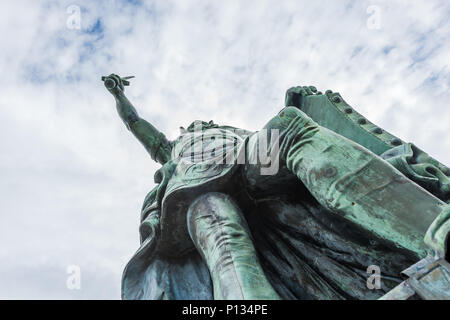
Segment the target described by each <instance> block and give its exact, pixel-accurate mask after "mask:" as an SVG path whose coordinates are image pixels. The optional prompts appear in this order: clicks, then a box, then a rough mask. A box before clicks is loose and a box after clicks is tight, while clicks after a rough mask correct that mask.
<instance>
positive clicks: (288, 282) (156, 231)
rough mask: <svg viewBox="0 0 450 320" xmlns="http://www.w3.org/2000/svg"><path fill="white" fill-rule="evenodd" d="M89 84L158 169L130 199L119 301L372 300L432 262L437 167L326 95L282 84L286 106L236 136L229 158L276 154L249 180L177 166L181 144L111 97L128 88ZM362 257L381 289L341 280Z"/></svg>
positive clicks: (449, 185) (445, 187) (440, 188)
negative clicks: (132, 236)
mask: <svg viewBox="0 0 450 320" xmlns="http://www.w3.org/2000/svg"><path fill="white" fill-rule="evenodd" d="M103 80H104V82H105V86H106V87H107V89H108V90H109V91H110V92H111V93H112V94H113V96H114V97H115V99H116V106H117V111H118V113H119V115H120V117H121V118H122V120H123V122H124V123H125V125H126V127H127V128H128V129H129V130H130V131H131V132H132V133H133V134H134V136H135V137H136V138H137V139H138V140H139V141H140V142H141V143H142V144H143V146H144V147H145V149H146V150H147V151H148V152H149V154H150V156H151V157H152V159H153V160H155V161H157V162H159V163H160V164H162V165H163V167H162V168H161V170H159V171H158V172H157V174H156V175H155V182H156V183H158V186H157V188H156V189H155V190H154V191H152V192H150V193H149V195H148V196H147V198H146V201H145V203H144V208H143V212H142V216H141V220H142V225H141V229H140V232H141V239H142V243H141V248H140V249H139V250H138V252H137V253H136V254H135V256H134V257H133V259H132V260H131V261H130V263H129V265H128V266H127V269H126V270H125V272H124V279H123V288H122V289H123V297H124V298H136V299H137V298H142V299H145V298H150V299H163V298H169V299H171V298H195V297H197V298H220V299H227V298H233V299H239V298H243V299H249V298H251V299H258V298H264V299H270V298H274V299H277V298H297V299H302V298H311V299H314V298H317V299H321V298H324V299H346V298H361V299H363V298H368V299H373V298H377V297H379V296H381V295H382V294H384V293H386V292H388V291H389V290H390V289H392V288H393V287H394V286H396V285H397V284H398V283H396V281H397V280H398V281H400V274H399V273H400V271H401V270H398V269H399V268H403V267H404V268H406V267H408V265H405V264H408V263H409V264H411V261H412V262H414V259H417V260H418V259H421V258H425V257H426V256H427V254H431V255H435V256H436V259H440V258H443V259H445V256H446V254H447V242H448V234H449V231H450V215H449V212H450V210H449V206H448V203H449V202H450V182H449V176H450V170H449V169H448V168H447V167H446V166H445V165H443V164H441V163H439V162H438V161H436V160H435V159H433V158H431V157H429V156H428V155H427V154H426V153H424V152H423V151H421V150H420V149H418V148H417V147H416V146H414V145H413V144H409V143H405V142H404V141H402V140H401V139H399V138H397V137H395V136H393V135H391V134H390V133H388V132H386V131H384V130H383V129H382V128H380V127H378V126H376V125H375V124H373V123H371V122H370V121H369V120H368V119H365V118H364V117H363V116H362V115H361V114H359V113H358V112H356V110H354V109H353V108H352V107H350V106H349V105H348V104H347V103H346V102H345V101H344V99H343V98H342V97H341V96H340V95H339V94H338V93H333V92H331V91H327V92H326V93H325V94H322V93H321V92H318V91H317V89H316V88H314V87H295V88H291V89H289V90H288V91H287V94H286V108H284V109H283V110H282V111H281V112H280V113H279V114H278V115H276V116H275V117H272V118H271V119H270V121H269V122H268V123H267V125H266V126H265V127H264V128H263V129H265V130H261V131H260V132H256V133H252V132H248V131H245V130H241V131H240V133H239V134H238V135H236V137H235V141H237V142H236V143H235V145H234V146H233V147H232V150H234V151H235V152H236V153H235V158H236V157H239V155H240V154H243V155H244V158H245V159H251V158H252V157H255V155H256V154H257V153H258V151H257V150H258V147H257V146H259V145H260V144H259V143H260V142H261V141H262V140H264V141H266V140H267V141H268V142H267V143H268V147H269V150H272V151H273V150H275V147H276V149H277V157H278V160H277V161H279V162H280V163H279V166H280V170H279V171H277V172H276V173H275V174H273V175H269V176H262V175H261V174H260V173H255V172H256V171H257V170H260V169H261V168H262V167H264V165H263V164H261V163H259V162H258V161H256V162H255V163H253V164H251V165H249V164H247V163H245V164H239V165H234V164H215V163H214V164H213V163H212V162H205V161H204V162H202V163H189V164H188V165H186V163H185V162H183V161H182V160H183V156H182V155H181V154H179V153H178V152H176V150H179V149H182V147H183V145H181V144H182V143H184V142H182V141H183V139H181V138H179V139H177V140H176V141H168V139H167V138H166V137H165V136H164V134H162V133H161V132H159V131H158V130H157V129H156V128H155V127H154V126H153V125H151V124H150V123H149V122H147V121H146V120H144V119H142V118H140V117H139V115H138V113H137V112H136V109H135V108H134V107H133V106H132V104H131V103H130V102H129V101H128V99H127V98H126V97H125V94H124V85H128V84H129V82H128V80H127V79H126V78H123V79H122V78H120V77H119V76H117V75H110V76H108V77H104V78H103ZM193 129H194V125H191V126H190V127H188V129H187V130H185V133H186V132H187V133H189V132H191V131H193ZM211 129H215V130H217V132H218V133H217V134H216V137H220V135H222V134H224V133H227V132H230V134H231V132H236V131H235V129H236V128H233V127H229V126H219V125H215V124H214V123H212V122H208V123H206V122H205V123H203V127H202V130H201V131H200V132H199V133H198V134H200V135H201V136H202V135H203V136H202V138H201V140H204V138H205V137H207V134H209V136H208V139H209V138H210V136H211V135H212V136H213V135H214V133H213V134H211ZM274 129H276V130H277V132H279V136H275V135H274V134H273V133H272V132H273V131H271V130H274ZM205 139H206V138H205ZM213 140H214V139H213ZM224 141H225V140H224ZM202 148H203V147H202ZM174 150H175V151H174ZM199 152H200V153H201V155H202V157H206V156H211V151H210V150H206V149H204V148H203V149H201V150H200V151H199ZM202 159H203V158H202ZM235 160H236V159H235ZM271 161H272V162H271V164H273V159H272V160H271ZM258 172H260V171H258ZM208 194H211V195H212V196H210V197H208V196H207V195H208ZM205 195H206V196H205ZM198 199H200V200H198ZM202 201H203V202H202ZM193 203H195V204H196V205H195V206H194V207H193ZM199 208H200V209H199ZM266 211H267V213H266V214H265V215H264V214H263V212H266ZM188 212H190V213H189V214H188ZM255 212H258V214H257V215H255V214H254V213H255ZM258 215H259V216H258ZM204 216H207V217H208V219H210V220H204V219H205V218H202V217H204ZM189 217H191V218H189ZM192 217H196V218H195V219H194V218H192ZM255 217H257V218H255ZM202 219H203V220H202ZM211 219H212V220H211ZM324 219H325V220H324ZM217 221H219V222H217ZM220 221H221V222H220ZM270 221H272V222H270ZM286 221H290V222H289V223H287V224H286V225H285V223H286ZM324 221H325V222H324ZM268 225H271V227H267V226H268ZM192 230H195V232H194V231H192ZM313 230H317V231H315V232H314V233H313ZM260 234H261V236H260ZM262 234H265V236H262ZM275 236H276V237H278V240H277V239H276V238H274V237H275ZM222 238H223V239H222ZM221 239H222V240H221ZM222 242H223V243H226V247H225V248H224V246H223V245H221V243H222ZM230 257H231V258H230ZM447 258H448V257H447ZM227 259H231V260H230V262H224V261H227ZM364 259H367V262H371V263H375V264H382V265H383V266H384V265H385V267H384V268H385V270H386V269H387V271H385V273H387V274H392V277H391V278H392V281H393V282H392V284H389V285H387V287H386V288H383V290H384V292H380V293H379V294H377V293H373V292H371V291H370V290H366V289H367V288H364V284H363V283H364V281H363V280H361V279H360V280H359V282H358V281H356V280H354V279H355V277H360V273H361V270H363V269H362V268H364V267H365V265H364V263H365V262H364ZM319 260H320V261H322V266H321V265H319V264H318V263H317V261H319ZM286 262H287V263H288V265H286V267H282V265H283V264H284V263H286ZM276 264H278V266H277V265H276ZM162 265H164V266H165V267H164V271H158V270H162V269H161V268H162V267H161V266H162ZM229 266H231V267H229ZM230 268H231V269H230ZM443 268H444V269H445V267H443ZM172 270H173V273H171V272H172ZM177 270H178V271H177ZM188 270H190V271H188ZM193 270H195V272H194V274H193ZM230 270H232V271H233V273H232V274H230ZM327 270H328V271H329V272H330V273H331V274H332V275H333V276H329V275H327ZM357 275H358V276H357ZM165 277H167V279H166V278H165ZM177 277H179V278H177ZM202 277H206V278H205V279H208V280H201V279H203V278H202ZM209 277H210V278H211V279H212V283H210V282H209V281H210V280H209ZM388 278H389V277H388ZM152 279H153V280H152ZM158 279H159V280H158ZM161 279H166V280H161ZM176 279H178V282H177V281H176ZM202 281H203V282H202ZM386 281H388V280H386ZM436 281H437V282H438V283H439V284H442V283H443V282H442V281H444V280H442V279H441V278H439V279H437V280H436ZM388 282H389V281H388ZM174 283H177V284H174ZM431 287H433V286H431ZM435 287H436V288H440V287H446V286H445V285H443V286H442V285H441V286H439V285H436V286H435ZM193 290H194V291H196V293H193V292H192V291H193ZM436 290H438V289H436ZM436 292H437V291H436ZM435 296H437V297H439V293H436V294H435Z"/></svg>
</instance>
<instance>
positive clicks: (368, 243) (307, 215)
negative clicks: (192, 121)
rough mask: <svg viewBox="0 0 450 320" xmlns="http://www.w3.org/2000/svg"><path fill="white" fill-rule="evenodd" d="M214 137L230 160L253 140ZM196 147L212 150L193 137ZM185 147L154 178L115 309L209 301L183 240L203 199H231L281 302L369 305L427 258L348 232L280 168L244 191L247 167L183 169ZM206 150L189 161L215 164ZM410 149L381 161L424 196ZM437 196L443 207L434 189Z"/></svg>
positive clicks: (343, 220)
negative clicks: (189, 217) (374, 285)
mask: <svg viewBox="0 0 450 320" xmlns="http://www.w3.org/2000/svg"><path fill="white" fill-rule="evenodd" d="M223 133H229V134H228V137H231V140H226V139H225V140H223V141H222V140H220V139H217V140H215V141H216V142H215V143H217V142H218V141H220V144H221V145H224V146H226V148H231V149H233V150H234V151H235V152H234V153H233V154H234V155H235V158H234V160H236V159H237V158H239V157H240V156H241V155H242V153H243V152H244V153H245V150H249V147H248V145H249V143H251V138H250V137H251V136H252V135H253V134H252V133H250V132H247V131H244V130H237V131H236V130H234V128H232V127H219V128H216V131H215V132H213V134H212V135H216V137H222V134H223ZM198 137H200V138H198ZM198 137H197V138H198V139H203V140H205V141H211V139H210V138H211V137H210V136H209V137H207V136H202V133H200V134H199V136H198ZM213 141H214V140H213ZM187 146H190V145H189V143H188V142H187V140H186V139H184V138H183V136H181V137H180V138H179V139H178V140H177V141H176V142H175V146H174V149H173V153H174V154H173V155H172V160H170V161H169V162H167V163H166V164H165V165H164V166H163V167H162V168H161V169H160V170H158V172H157V173H156V174H155V182H157V183H158V185H157V187H155V188H154V189H153V190H152V191H151V192H150V193H149V194H148V195H147V197H146V198H145V201H144V204H143V207H142V212H141V225H140V230H139V231H140V236H141V245H140V247H139V249H138V250H137V252H136V253H135V254H134V256H133V257H132V258H131V260H130V261H129V263H128V264H127V266H126V268H125V270H124V273H123V278H122V298H123V299H152V300H158V299H194V300H195V299H213V289H212V283H211V279H210V275H209V271H208V268H207V266H206V264H205V263H204V261H203V260H202V258H201V257H200V255H199V254H198V252H197V251H196V249H195V247H194V245H193V243H192V241H191V240H190V238H189V237H188V233H187V230H186V228H187V224H186V217H185V216H186V211H187V208H188V206H189V204H190V202H191V201H192V200H193V199H195V198H196V197H197V196H198V195H200V194H202V193H205V192H211V191H219V192H226V193H228V194H231V195H232V196H233V197H234V199H235V200H236V201H237V203H238V204H239V206H240V207H241V208H242V211H243V212H244V215H245V218H246V220H247V222H248V225H249V228H250V232H251V236H252V238H253V242H254V245H255V247H256V250H257V253H258V258H259V260H260V263H261V266H262V268H263V270H264V272H265V273H266V275H267V278H268V279H269V281H270V283H271V284H272V286H273V288H274V289H275V290H276V291H277V293H278V294H279V295H280V297H281V298H283V299H377V298H379V297H381V296H382V295H384V294H385V293H386V292H388V291H389V290H391V289H392V288H393V287H395V286H396V285H398V284H399V283H400V282H401V281H402V279H401V278H400V272H401V271H402V270H404V269H406V268H407V267H409V266H410V265H412V264H414V263H416V262H417V261H418V260H420V259H421V258H423V257H424V255H426V250H425V246H424V248H423V249H424V250H417V251H414V250H407V249H405V248H401V247H399V246H396V245H395V244H394V243H391V242H390V241H388V240H386V239H381V238H380V237H378V236H377V235H376V234H374V233H373V232H371V230H370V228H368V227H367V226H366V225H365V224H364V222H362V223H360V224H356V223H354V221H350V220H349V219H347V217H346V216H341V215H337V214H335V213H334V212H332V211H331V210H330V208H325V207H324V206H322V205H321V204H320V203H319V201H317V199H315V198H314V196H313V195H312V194H311V193H310V192H309V191H308V190H307V188H306V187H305V185H304V183H303V182H302V181H301V180H300V179H298V178H297V177H296V176H295V175H293V174H292V173H291V172H289V171H288V170H287V169H286V167H285V166H284V165H281V167H280V168H279V171H278V173H277V174H276V176H270V177H267V180H266V181H265V182H264V183H258V184H255V185H252V184H251V183H248V181H247V180H245V179H243V178H242V176H243V175H244V174H243V170H245V169H246V165H240V164H237V163H236V161H234V162H233V161H231V162H228V163H216V162H212V161H208V162H207V165H205V164H204V163H203V162H200V163H192V162H190V161H184V160H186V159H184V160H183V152H182V151H183V150H184V149H186V148H187ZM211 147H213V146H211V145H208V144H206V146H204V147H203V149H201V150H194V154H196V155H200V156H201V157H211V156H218V155H217V154H215V153H211ZM208 148H209V149H208ZM413 148H414V146H411V145H410V144H405V145H403V146H400V147H397V148H393V149H392V152H386V153H385V154H383V155H382V158H384V159H385V160H386V161H387V162H389V163H390V164H391V165H393V166H394V167H396V168H397V169H398V170H400V171H401V172H402V173H403V174H404V175H405V176H406V177H408V178H410V179H412V180H414V181H415V182H416V183H418V184H419V185H421V186H422V187H424V188H428V189H429V190H430V189H431V190H430V192H433V190H434V189H433V188H436V186H435V184H433V181H432V180H431V178H429V177H428V178H427V176H425V175H424V173H423V172H422V171H420V170H419V169H421V167H420V166H419V167H418V166H417V165H416V164H412V163H411V161H410V159H411V157H412V150H413ZM212 154H213V155H212ZM438 189H439V188H438ZM434 191H436V190H434ZM436 192H437V193H439V192H440V193H439V195H440V196H441V199H442V194H441V193H442V192H443V191H442V188H441V189H439V190H438V191H436ZM444 193H445V192H444ZM445 196H447V197H448V193H447V194H445V195H444V197H445ZM420 236H421V237H423V236H424V235H420ZM370 266H377V267H379V269H380V270H381V282H380V283H381V288H380V289H377V290H372V289H369V287H368V286H367V280H368V278H369V277H370V276H371V273H368V267H370Z"/></svg>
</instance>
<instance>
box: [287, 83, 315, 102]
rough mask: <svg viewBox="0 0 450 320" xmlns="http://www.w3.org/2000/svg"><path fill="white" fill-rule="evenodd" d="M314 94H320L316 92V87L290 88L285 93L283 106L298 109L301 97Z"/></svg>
mask: <svg viewBox="0 0 450 320" xmlns="http://www.w3.org/2000/svg"><path fill="white" fill-rule="evenodd" d="M316 94H322V93H321V92H318V91H317V89H316V87H313V86H298V87H293V88H290V89H289V90H288V91H287V92H286V100H285V106H286V107H289V106H294V107H300V103H301V99H302V97H307V96H312V95H316Z"/></svg>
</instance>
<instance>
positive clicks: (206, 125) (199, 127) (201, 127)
mask: <svg viewBox="0 0 450 320" xmlns="http://www.w3.org/2000/svg"><path fill="white" fill-rule="evenodd" d="M218 127H219V125H218V124H215V123H214V122H213V121H212V120H211V121H209V122H205V121H201V120H196V121H194V122H192V123H191V124H190V125H189V127H188V128H187V131H188V132H194V131H205V130H207V129H211V128H218Z"/></svg>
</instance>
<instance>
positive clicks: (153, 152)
mask: <svg viewBox="0 0 450 320" xmlns="http://www.w3.org/2000/svg"><path fill="white" fill-rule="evenodd" d="M102 80H103V81H104V83H105V87H106V88H107V89H108V91H109V92H111V94H112V95H113V96H114V98H115V99H116V108H117V112H118V113H119V116H120V118H121V119H122V121H123V122H124V123H125V125H126V127H127V128H128V130H130V131H131V132H132V133H133V135H134V136H135V137H136V138H137V139H138V140H139V141H140V142H141V143H142V144H143V145H144V147H145V149H146V150H147V151H148V153H150V156H151V157H152V159H153V160H155V161H157V162H159V163H161V164H164V163H166V162H167V161H169V159H170V153H171V144H170V142H169V141H168V140H167V138H166V136H165V135H164V134H163V133H162V132H160V131H159V130H158V129H156V128H155V127H154V126H153V125H151V124H150V123H149V122H147V121H146V120H144V119H142V118H141V117H139V115H138V113H137V111H136V109H135V108H134V106H133V105H132V104H131V102H130V101H129V100H128V98H127V97H126V96H125V93H124V85H127V84H128V82H127V81H126V80H124V79H122V78H120V77H119V76H118V75H115V74H111V75H109V76H107V77H103V78H102Z"/></svg>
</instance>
